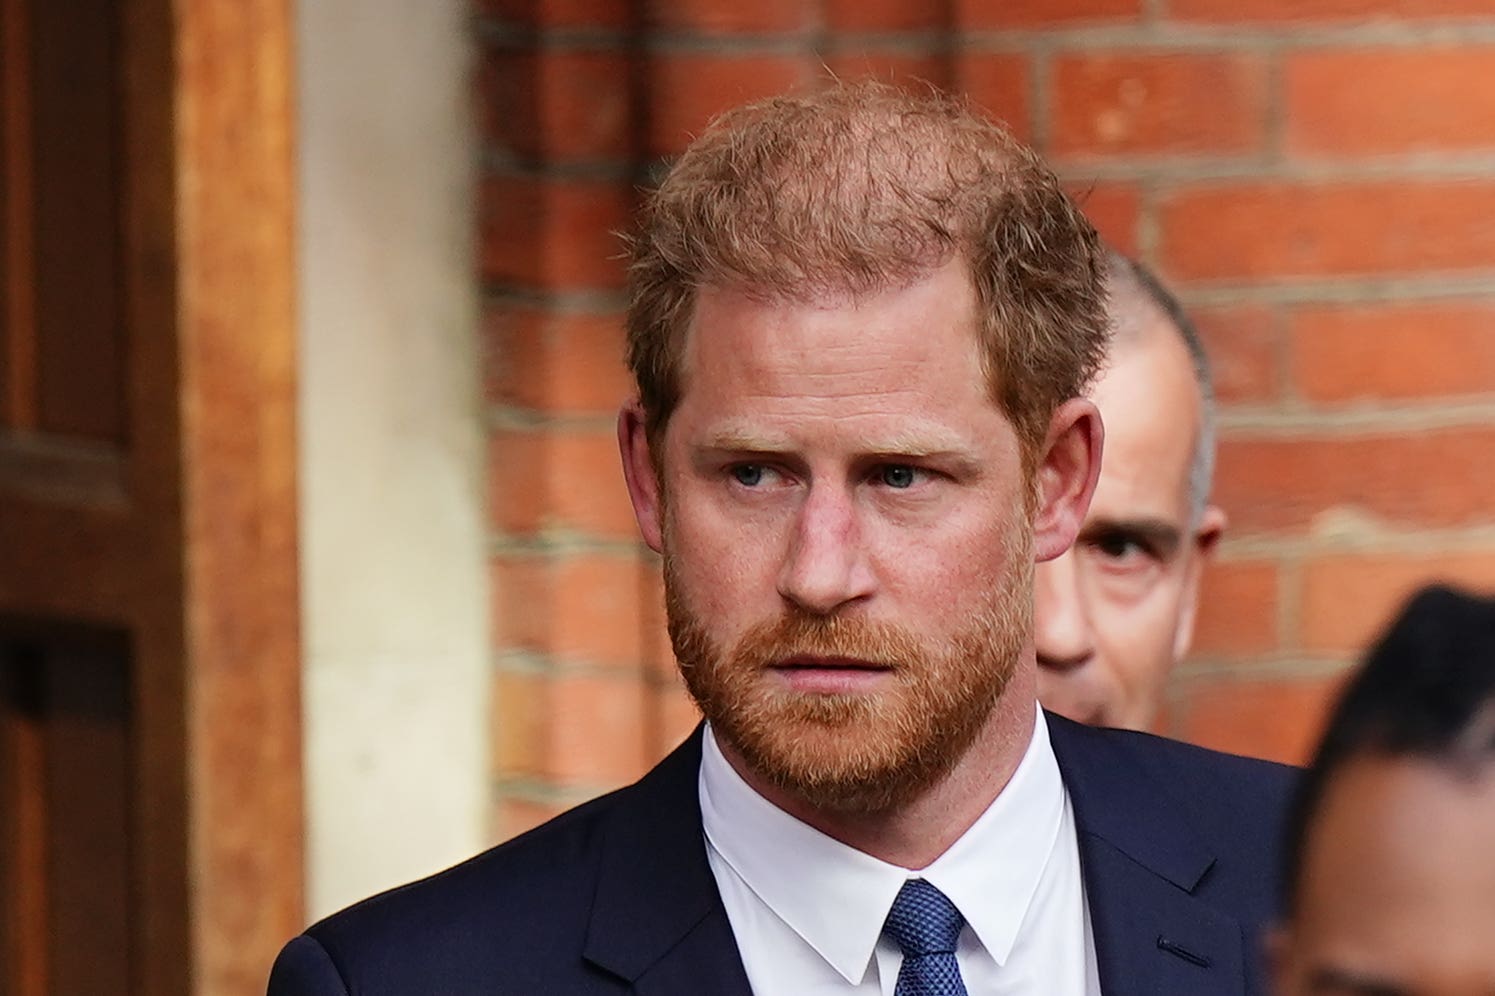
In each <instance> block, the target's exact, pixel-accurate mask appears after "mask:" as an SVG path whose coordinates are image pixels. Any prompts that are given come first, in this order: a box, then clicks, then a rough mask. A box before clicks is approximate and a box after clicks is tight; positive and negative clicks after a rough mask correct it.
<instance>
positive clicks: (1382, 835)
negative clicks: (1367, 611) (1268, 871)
mask: <svg viewBox="0 0 1495 996" xmlns="http://www.w3.org/2000/svg"><path fill="white" fill-rule="evenodd" d="M1284 856H1285V861H1286V866H1285V873H1284V876H1283V879H1282V881H1283V890H1284V903H1283V909H1284V913H1285V920H1284V922H1283V925H1282V927H1281V928H1280V930H1278V931H1277V932H1276V933H1275V934H1274V937H1273V944H1272V948H1273V959H1272V960H1273V962H1274V966H1275V977H1276V980H1277V992H1278V993H1279V994H1280V996H1489V994H1490V993H1495V600H1492V599H1488V598H1479V597H1475V596H1473V595H1469V594H1465V593H1461V592H1458V591H1455V590H1452V589H1449V588H1444V587H1433V588H1429V589H1426V590H1424V591H1422V592H1421V593H1419V594H1418V595H1417V596H1416V597H1415V598H1413V599H1412V600H1411V602H1410V603H1409V604H1408V605H1407V606H1406V608H1405V609H1404V610H1403V611H1402V612H1401V614H1400V615H1399V616H1398V618H1397V619H1396V620H1395V622H1394V623H1393V624H1392V626H1391V627H1390V629H1389V630H1388V631H1387V633H1386V634H1385V636H1384V637H1383V638H1382V639H1381V640H1380V642H1379V643H1378V644H1377V646H1376V647H1375V649H1374V650H1373V651H1372V652H1371V654H1370V656H1369V659H1368V660H1367V661H1366V663H1365V665H1364V667H1363V668H1362V669H1361V670H1360V671H1359V672H1358V673H1357V674H1355V675H1354V677H1353V678H1352V679H1351V680H1350V682H1349V684H1348V685H1347V686H1346V688H1345V690H1344V692H1343V693H1342V695H1341V697H1340V699H1339V701H1338V704H1337V706H1336V707H1335V708H1334V710H1333V713H1332V715H1331V716H1330V719H1329V723H1328V727H1327V729H1326V731H1325V733H1324V736H1323V739H1322V742H1321V743H1320V745H1319V747H1318V750H1317V752H1316V753H1315V755H1314V759H1313V762H1312V764H1311V766H1310V767H1309V769H1308V772H1307V774H1306V775H1305V776H1304V778H1303V781H1302V783H1301V786H1300V788H1299V793H1298V797H1297V799H1296V800H1295V803H1294V806H1293V808H1292V811H1291V816H1290V818H1289V823H1288V836H1287V843H1286V847H1285V849H1284Z"/></svg>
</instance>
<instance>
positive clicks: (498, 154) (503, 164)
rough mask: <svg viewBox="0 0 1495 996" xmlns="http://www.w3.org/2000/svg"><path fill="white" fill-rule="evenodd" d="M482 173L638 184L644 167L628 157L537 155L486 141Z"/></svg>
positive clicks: (496, 176)
mask: <svg viewBox="0 0 1495 996" xmlns="http://www.w3.org/2000/svg"><path fill="white" fill-rule="evenodd" d="M478 165H479V167H480V170H481V174H482V176H483V177H485V178H486V177H491V178H494V179H504V178H513V177H517V178H519V179H524V180H572V181H585V182H594V183H615V184H626V185H628V186H636V185H637V184H639V183H640V182H642V177H643V170H642V169H641V168H640V167H639V166H638V165H637V164H636V163H634V162H632V161H630V160H629V159H627V158H626V157H617V158H612V159H570V160H559V161H558V160H548V159H535V158H531V157H528V156H522V155H518V154H516V153H514V152H511V151H509V150H507V149H503V148H498V147H495V146H494V145H492V144H491V143H485V144H484V147H483V150H482V152H481V154H480V157H479V163H478Z"/></svg>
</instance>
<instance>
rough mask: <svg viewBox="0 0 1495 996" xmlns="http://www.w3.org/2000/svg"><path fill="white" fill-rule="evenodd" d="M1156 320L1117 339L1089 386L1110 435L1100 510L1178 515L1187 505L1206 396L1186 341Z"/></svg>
mask: <svg viewBox="0 0 1495 996" xmlns="http://www.w3.org/2000/svg"><path fill="white" fill-rule="evenodd" d="M1150 321H1154V322H1155V323H1156V325H1155V327H1149V328H1146V329H1142V330H1138V333H1137V334H1135V335H1132V336H1129V337H1127V338H1123V339H1120V340H1118V341H1117V342H1116V344H1115V346H1114V347H1113V348H1112V351H1111V355H1110V356H1109V357H1108V360H1107V365H1106V367H1105V368H1104V370H1103V371H1102V373H1101V376H1100V378H1099V379H1098V380H1097V381H1096V383H1095V384H1094V386H1093V387H1092V389H1091V397H1092V398H1093V399H1094V401H1095V404H1096V407H1097V408H1099V409H1100V413H1101V421H1102V423H1103V424H1104V426H1105V432H1106V436H1105V449H1104V451H1103V455H1102V458H1101V477H1100V484H1099V486H1098V488H1097V492H1096V496H1095V503H1094V505H1093V506H1092V508H1093V509H1094V510H1095V512H1096V513H1097V514H1100V513H1103V512H1106V511H1107V510H1108V509H1109V511H1110V512H1113V513H1114V514H1118V515H1136V514H1141V513H1142V512H1144V511H1146V512H1147V513H1148V514H1152V515H1163V514H1165V513H1166V514H1168V515H1173V514H1175V513H1176V511H1177V510H1178V509H1179V508H1186V507H1187V506H1188V504H1189V473H1190V470H1191V468H1192V465H1193V461H1194V448H1195V446H1196V444H1197V441H1198V438H1199V432H1200V423H1201V419H1202V416H1203V401H1202V400H1201V398H1200V395H1199V386H1198V383H1197V382H1196V380H1195V379H1194V371H1193V366H1192V364H1191V362H1190V359H1189V354H1188V350H1187V349H1186V348H1185V346H1184V344H1183V341H1182V340H1181V339H1180V338H1179V336H1178V334H1177V333H1176V332H1175V331H1173V329H1172V328H1170V327H1169V326H1168V325H1167V324H1166V323H1165V322H1163V320H1162V319H1161V318H1156V319H1150ZM1113 506H1125V507H1113ZM1135 506H1146V508H1138V507H1135Z"/></svg>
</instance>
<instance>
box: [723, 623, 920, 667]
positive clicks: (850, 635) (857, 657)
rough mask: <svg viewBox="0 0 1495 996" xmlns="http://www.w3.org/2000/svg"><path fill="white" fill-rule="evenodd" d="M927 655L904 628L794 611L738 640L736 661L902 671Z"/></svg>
mask: <svg viewBox="0 0 1495 996" xmlns="http://www.w3.org/2000/svg"><path fill="white" fill-rule="evenodd" d="M924 654H925V651H924V650H923V649H922V648H921V646H920V644H919V641H918V640H916V639H915V638H914V637H913V636H912V635H911V634H910V633H909V632H908V631H907V630H905V629H903V628H902V627H900V626H896V625H893V624H890V623H881V622H873V621H870V620H866V619H856V618H850V617H847V616H814V615H809V614H807V613H803V612H794V611H792V610H791V611H790V612H788V613H786V614H785V615H783V616H781V617H779V618H778V619H773V620H769V621H766V622H762V623H759V624H757V625H756V626H754V627H753V628H752V629H750V630H748V631H747V632H746V633H745V634H743V636H742V637H741V638H740V639H739V640H738V641H737V646H736V648H735V650H734V652H733V653H732V657H733V659H734V661H735V662H736V663H737V664H738V665H739V666H746V667H755V668H756V667H771V666H773V665H774V664H777V663H779V662H781V661H785V660H791V659H793V658H796V657H815V658H827V659H837V658H838V659H842V660H848V661H856V662H859V663H865V664H868V665H872V666H874V667H880V668H887V669H888V670H891V671H898V670H901V669H903V668H905V667H908V666H909V665H910V664H911V663H912V662H914V661H917V660H919V659H920V658H922V657H923V656H924Z"/></svg>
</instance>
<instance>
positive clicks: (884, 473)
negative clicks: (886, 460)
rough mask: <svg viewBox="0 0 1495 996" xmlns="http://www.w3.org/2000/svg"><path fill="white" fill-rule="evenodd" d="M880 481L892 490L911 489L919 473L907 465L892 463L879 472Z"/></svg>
mask: <svg viewBox="0 0 1495 996" xmlns="http://www.w3.org/2000/svg"><path fill="white" fill-rule="evenodd" d="M877 476H878V479H879V480H881V481H882V483H884V484H886V485H887V486H888V487H890V488H911V487H913V486H914V481H915V480H916V478H917V476H918V472H917V471H915V470H914V468H912V467H910V466H909V465H908V464H906V463H890V464H887V465H886V466H884V467H882V468H881V469H880V470H879V471H878V472H877Z"/></svg>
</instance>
